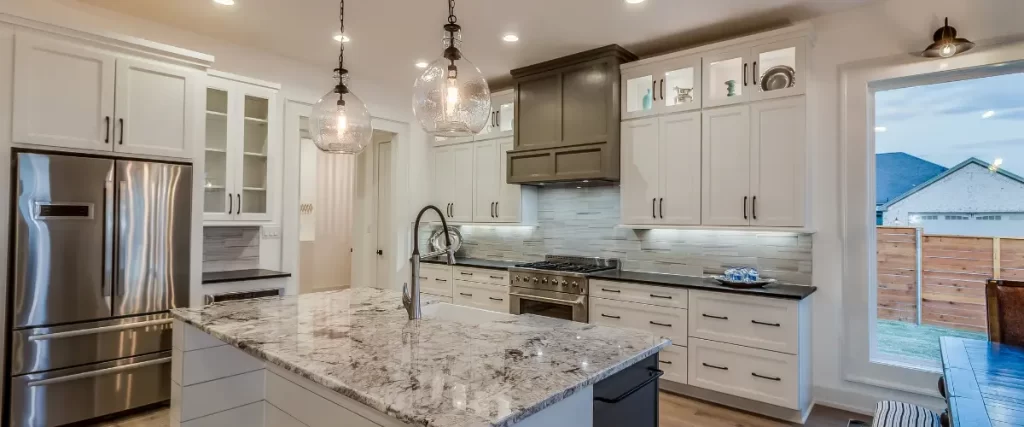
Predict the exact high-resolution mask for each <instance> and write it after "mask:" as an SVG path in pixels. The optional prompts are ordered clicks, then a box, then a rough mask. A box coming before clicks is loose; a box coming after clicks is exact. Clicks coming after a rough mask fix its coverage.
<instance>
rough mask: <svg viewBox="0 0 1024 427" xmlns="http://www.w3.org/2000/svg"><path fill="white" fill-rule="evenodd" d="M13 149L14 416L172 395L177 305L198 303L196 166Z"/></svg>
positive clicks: (66, 415) (27, 422)
mask: <svg viewBox="0 0 1024 427" xmlns="http://www.w3.org/2000/svg"><path fill="white" fill-rule="evenodd" d="M14 157H15V180H16V182H15V183H14V185H15V189H14V191H13V192H12V193H13V194H12V201H11V202H12V203H11V209H12V212H11V213H12V215H11V219H12V236H13V239H12V240H11V243H12V246H11V251H10V253H11V255H10V264H9V265H10V276H9V277H8V295H9V298H8V311H7V313H9V314H8V325H10V327H9V335H8V337H7V339H8V344H9V345H8V347H7V348H8V349H10V350H9V352H8V359H7V360H8V365H7V370H6V373H7V377H6V383H5V385H6V387H7V393H5V396H6V400H7V402H6V404H7V405H8V406H7V408H8V411H5V413H6V416H7V417H9V419H8V420H7V421H8V422H7V423H5V425H10V426H33V427H35V426H56V425H62V424H66V423H71V422H76V421H81V420H86V419H91V418H95V417H100V416H104V415H108V414H112V413H115V412H120V411H124V410H127V409H132V408H137V407H140V406H146V405H150V404H155V403H160V402H163V401H166V400H168V399H169V398H170V390H171V387H170V385H171V384H170V380H171V372H170V371H171V364H170V361H171V346H172V343H171V324H170V321H171V320H170V317H169V315H168V313H167V311H168V310H170V309H171V308H174V307H184V306H187V305H188V293H189V291H188V290H189V265H190V264H189V258H190V257H189V252H190V246H189V245H190V237H191V228H192V221H191V216H192V167H191V166H188V165H184V164H172V163H155V162H148V161H136V160H118V159H112V158H104V157H86V156H76V155H67V154H55V153H41V152H27V151H15V153H14Z"/></svg>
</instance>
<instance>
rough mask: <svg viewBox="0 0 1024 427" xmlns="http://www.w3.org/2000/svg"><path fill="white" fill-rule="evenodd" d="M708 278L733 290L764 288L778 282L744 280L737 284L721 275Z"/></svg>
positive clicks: (773, 280) (772, 280) (770, 280)
mask: <svg viewBox="0 0 1024 427" xmlns="http://www.w3.org/2000/svg"><path fill="white" fill-rule="evenodd" d="M708 278H710V279H714V280H716V281H717V282H718V283H721V284H723V285H725V286H729V287H732V288H747V289H749V288H763V287H765V286H767V285H770V284H772V283H775V282H778V280H775V279H761V280H756V281H746V280H742V281H738V282H737V281H733V280H729V279H728V278H726V277H725V276H721V275H713V276H708Z"/></svg>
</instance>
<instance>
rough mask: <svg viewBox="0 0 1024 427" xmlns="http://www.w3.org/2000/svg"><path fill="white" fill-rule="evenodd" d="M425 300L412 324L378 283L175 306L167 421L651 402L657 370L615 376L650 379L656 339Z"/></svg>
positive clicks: (527, 419) (565, 408)
mask: <svg viewBox="0 0 1024 427" xmlns="http://www.w3.org/2000/svg"><path fill="white" fill-rule="evenodd" d="M423 304H424V306H423V312H424V318H423V319H421V320H415V321H410V320H408V319H407V317H406V312H405V310H404V309H403V308H402V303H401V296H400V293H398V292H394V291H385V290H379V289H350V290H344V291H334V292H324V293H314V294H305V295H301V296H288V297H273V298H262V299H254V300H244V301H232V302H224V303H215V304H211V305H208V306H206V307H203V308H191V309H176V310H174V311H172V315H173V316H174V318H175V324H174V354H173V358H172V369H171V370H172V377H173V384H172V393H171V396H172V398H171V425H172V426H179V425H180V426H187V427H195V426H213V425H218V426H226V425H239V426H241V425H245V426H274V427H301V426H310V427H317V426H326V425H338V426H367V427H372V426H388V427H390V426H407V425H416V426H438V427H440V426H444V427H470V426H500V427H504V426H513V425H516V426H521V427H547V426H591V425H594V421H595V418H598V419H599V420H606V419H607V418H608V417H612V416H613V415H612V413H611V412H610V410H609V412H608V414H607V415H605V414H602V413H601V411H602V408H606V407H607V408H611V407H612V406H614V404H615V403H619V402H618V401H615V399H616V396H618V399H620V400H621V399H626V401H632V402H633V403H632V404H633V405H637V404H639V406H642V407H645V408H646V407H647V405H653V410H654V413H655V414H656V413H657V383H656V381H653V388H652V389H651V390H653V393H635V392H636V391H637V389H638V387H636V386H633V385H631V383H629V382H628V381H624V379H625V378H626V377H627V375H631V376H632V378H637V375H643V376H645V377H650V378H652V379H653V378H656V377H657V375H656V372H657V371H656V367H657V353H658V352H659V351H660V350H661V349H662V348H664V347H666V346H668V345H669V344H670V342H669V341H668V340H666V339H662V338H659V337H656V336H653V335H650V334H646V333H643V332H637V331H629V330H622V329H614V328H608V327H600V326H594V325H589V324H583V323H574V322H569V321H564V320H558V319H551V318H546V317H539V316H533V315H522V316H515V315H508V314H502V313H494V312H488V311H483V310H477V309H473V308H468V307H460V306H454V305H450V304H445V303H441V302H438V301H436V300H432V299H431V298H430V297H429V296H427V295H424V299H423ZM644 383H646V384H651V383H652V381H651V380H645V381H644ZM644 389H645V390H647V389H648V387H645V388H644ZM595 390H596V391H595ZM631 392H633V393H635V394H629V393H631ZM620 408H621V406H620ZM595 410H596V411H597V412H598V415H597V416H596V417H595V415H594V412H595ZM598 424H600V422H599V423H598Z"/></svg>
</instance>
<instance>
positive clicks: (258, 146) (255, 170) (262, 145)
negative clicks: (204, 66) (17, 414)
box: [241, 95, 270, 213]
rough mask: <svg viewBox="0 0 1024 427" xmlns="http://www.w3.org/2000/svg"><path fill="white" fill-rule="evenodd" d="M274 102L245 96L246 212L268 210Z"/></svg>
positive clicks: (243, 190) (243, 138) (244, 192)
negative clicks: (270, 118) (270, 126)
mask: <svg viewBox="0 0 1024 427" xmlns="http://www.w3.org/2000/svg"><path fill="white" fill-rule="evenodd" d="M269 114H270V101H269V100H267V99H265V98H258V97H254V96H248V95H247V96H246V97H245V118H244V120H243V121H244V122H245V125H244V126H243V127H242V132H243V134H242V201H241V203H242V212H244V213H266V212H267V135H268V132H267V116H268V115H269Z"/></svg>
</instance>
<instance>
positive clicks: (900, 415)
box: [871, 400, 940, 427]
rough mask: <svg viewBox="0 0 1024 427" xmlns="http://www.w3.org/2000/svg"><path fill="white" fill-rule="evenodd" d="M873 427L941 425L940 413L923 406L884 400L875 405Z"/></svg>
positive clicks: (936, 426) (933, 426)
mask: <svg viewBox="0 0 1024 427" xmlns="http://www.w3.org/2000/svg"><path fill="white" fill-rule="evenodd" d="M871 427H940V425H939V414H936V413H935V412H932V410H930V409H928V408H925V407H923V406H917V405H912V404H909V403H904V402H897V401H894V400H883V401H881V402H878V405H877V406H875V421H874V422H873V423H872V424H871Z"/></svg>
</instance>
